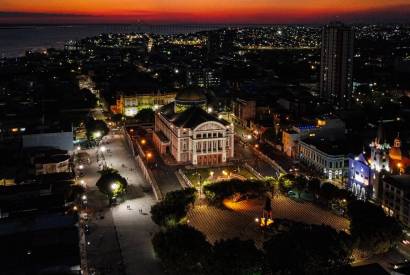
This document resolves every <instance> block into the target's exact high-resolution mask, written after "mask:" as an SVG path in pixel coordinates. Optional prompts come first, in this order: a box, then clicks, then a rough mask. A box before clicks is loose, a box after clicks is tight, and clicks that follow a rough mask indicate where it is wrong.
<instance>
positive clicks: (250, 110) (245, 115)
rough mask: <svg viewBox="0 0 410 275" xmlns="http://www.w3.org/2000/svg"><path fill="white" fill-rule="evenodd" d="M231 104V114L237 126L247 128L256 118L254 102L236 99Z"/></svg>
mask: <svg viewBox="0 0 410 275" xmlns="http://www.w3.org/2000/svg"><path fill="white" fill-rule="evenodd" d="M232 104H233V108H232V109H233V113H234V115H235V117H236V119H237V121H238V122H239V124H241V125H243V126H245V127H247V126H249V125H250V122H251V121H252V120H254V119H255V116H256V101H254V100H245V99H241V98H237V99H235V100H234V101H233V103H232Z"/></svg>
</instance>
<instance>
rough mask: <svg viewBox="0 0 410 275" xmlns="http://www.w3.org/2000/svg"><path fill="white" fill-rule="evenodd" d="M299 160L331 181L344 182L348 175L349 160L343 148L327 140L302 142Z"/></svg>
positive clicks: (312, 139) (309, 139) (306, 140)
mask: <svg viewBox="0 0 410 275" xmlns="http://www.w3.org/2000/svg"><path fill="white" fill-rule="evenodd" d="M340 143H342V142H340ZM299 159H300V161H302V162H303V163H304V164H306V165H308V166H311V167H312V168H314V169H315V170H317V171H319V172H321V173H322V174H323V177H325V178H327V179H329V180H335V181H338V182H342V181H343V180H344V178H345V177H346V175H347V163H348V159H347V157H346V154H345V153H344V150H343V148H340V147H338V146H334V145H333V144H332V143H331V142H329V141H327V140H325V139H322V138H315V137H310V138H306V139H303V140H300V142H299Z"/></svg>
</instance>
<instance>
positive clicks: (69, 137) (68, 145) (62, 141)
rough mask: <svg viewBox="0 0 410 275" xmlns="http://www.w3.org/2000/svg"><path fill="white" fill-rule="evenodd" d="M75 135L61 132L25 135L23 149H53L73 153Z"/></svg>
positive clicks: (71, 132) (69, 132) (40, 132)
mask: <svg viewBox="0 0 410 275" xmlns="http://www.w3.org/2000/svg"><path fill="white" fill-rule="evenodd" d="M73 140H74V134H73V131H72V130H71V131H67V130H65V131H61V132H52V131H51V130H50V131H48V132H42V131H39V132H33V133H27V134H24V135H23V148H31V147H53V148H57V149H60V150H66V151H69V152H72V151H73V149H74V145H73Z"/></svg>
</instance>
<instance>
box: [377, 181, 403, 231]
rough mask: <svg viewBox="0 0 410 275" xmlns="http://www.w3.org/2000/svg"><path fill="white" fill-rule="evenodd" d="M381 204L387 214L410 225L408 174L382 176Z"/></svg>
mask: <svg viewBox="0 0 410 275" xmlns="http://www.w3.org/2000/svg"><path fill="white" fill-rule="evenodd" d="M381 204H382V207H383V209H384V210H385V211H386V213H387V214H388V215H390V216H392V217H395V218H396V219H398V220H399V221H400V222H401V223H402V224H404V225H405V226H407V227H410V175H396V176H387V177H384V178H383V179H382V194H381Z"/></svg>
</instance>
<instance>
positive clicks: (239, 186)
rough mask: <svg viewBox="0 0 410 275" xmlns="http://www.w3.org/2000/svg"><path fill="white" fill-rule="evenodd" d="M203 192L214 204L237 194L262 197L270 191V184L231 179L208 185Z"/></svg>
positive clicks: (259, 181)
mask: <svg viewBox="0 0 410 275" xmlns="http://www.w3.org/2000/svg"><path fill="white" fill-rule="evenodd" d="M203 190H204V194H205V196H206V197H207V199H208V200H210V201H211V202H214V203H221V202H222V201H223V200H224V199H225V198H228V197H231V196H233V195H234V194H237V193H239V194H246V193H256V194H259V195H261V194H263V193H264V192H266V191H268V190H269V183H268V182H266V181H261V180H239V179H230V180H223V181H217V182H214V183H210V184H207V185H205V186H204V187H203Z"/></svg>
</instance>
